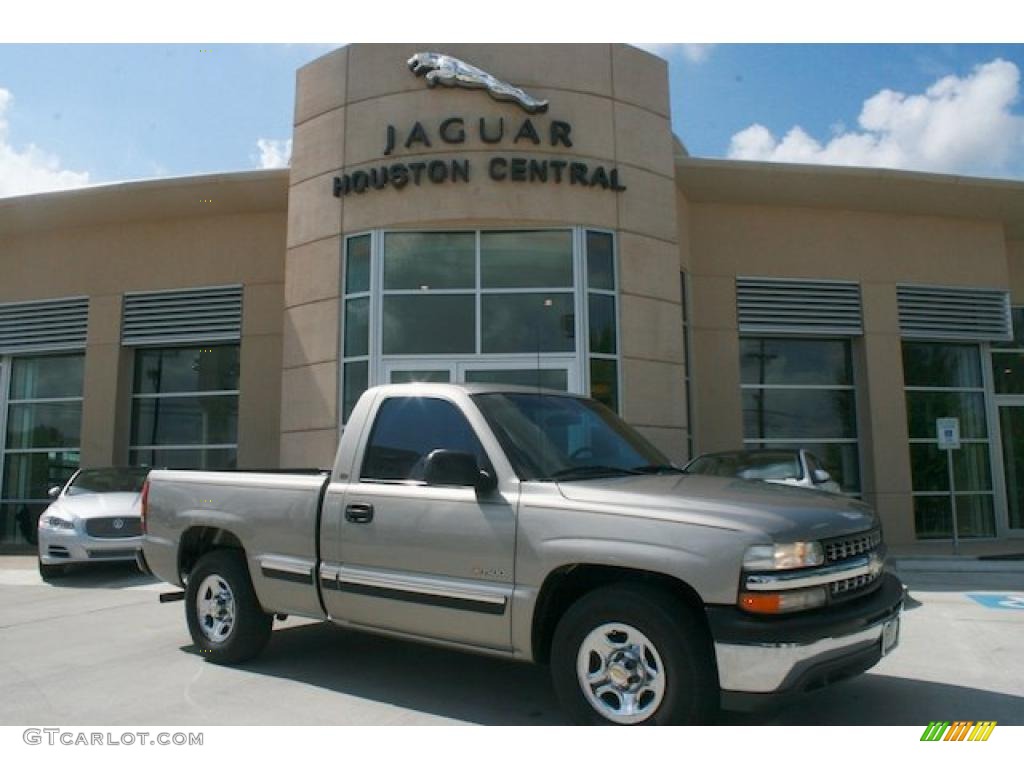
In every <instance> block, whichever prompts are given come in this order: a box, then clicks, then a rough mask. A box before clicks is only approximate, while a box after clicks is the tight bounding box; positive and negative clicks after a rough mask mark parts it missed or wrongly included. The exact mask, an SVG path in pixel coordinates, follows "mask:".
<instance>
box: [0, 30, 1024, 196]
mask: <svg viewBox="0 0 1024 768" xmlns="http://www.w3.org/2000/svg"><path fill="white" fill-rule="evenodd" d="M332 47H333V46H331V45H310V44H302V45H282V44H271V45H215V46H212V47H211V48H209V49H205V48H200V46H198V45H95V44H78V45H67V44H64V45H27V44H25V45H21V44H6V45H0V196H5V195H11V194H20V193H24V192H28V191H36V190H38V189H41V188H53V187H61V186H77V185H80V184H82V183H102V182H110V181H118V180H124V179H135V178H151V177H156V176H169V175H170V176H177V175H186V174H194V173H204V172H213V171H224V170H242V169H249V168H258V167H260V165H261V159H262V160H263V161H264V162H273V161H274V160H275V158H274V157H272V156H270V155H267V154H265V153H261V151H260V148H259V147H258V146H257V142H258V141H259V140H261V139H263V140H269V141H271V142H281V143H280V144H269V145H265V146H266V147H269V148H271V149H277V150H279V152H283V151H284V149H285V148H284V146H283V141H284V140H285V139H287V138H288V137H289V136H290V134H291V115H292V106H293V99H294V77H295V70H296V69H297V68H298V67H299V66H301V65H302V64H304V63H306V62H308V61H310V60H312V59H313V58H316V57H317V56H319V55H321V54H323V53H325V52H326V51H328V50H330V49H331V48H332ZM651 47H653V48H654V49H655V50H657V52H658V53H659V54H660V55H662V56H663V57H665V58H666V59H667V60H668V62H669V73H670V74H669V77H670V83H671V94H672V119H673V126H674V128H675V131H676V133H677V135H678V136H679V137H680V138H681V139H682V140H683V142H684V143H685V144H686V146H687V148H688V149H689V151H690V153H691V154H693V155H697V156H706V157H727V156H733V157H738V158H747V159H777V160H790V161H800V162H838V163H843V164H867V165H888V166H893V167H908V168H917V169H921V170H937V171H944V172H956V173H969V174H980V175H992V176H1002V177H1009V178H1024V104H1022V101H1024V99H1022V98H1021V96H1022V94H1024V90H1022V89H1024V86H1022V85H1021V82H1020V80H1021V73H1022V72H1024V45H924V44H922V45H777V44H761V45H714V46H675V45H663V46H651ZM979 68H980V69H979ZM937 83H938V84H939V85H936V84H937ZM930 88H931V89H932V92H931V93H930V94H929V89H930ZM887 90H888V91H889V92H890V93H884V92H885V91H887ZM880 93H882V96H878V94H880ZM872 97H875V98H874V99H873V100H872V101H871V102H870V103H869V107H870V108H869V109H868V110H866V111H865V102H866V101H867V100H869V99H872ZM862 111H864V112H865V115H866V120H867V122H859V118H860V116H861V113H862ZM797 126H799V130H797V131H793V129H794V128H795V127H797ZM837 139H838V141H837ZM261 154H262V157H261ZM272 154H273V153H271V155H272ZM278 160H279V158H278Z"/></svg>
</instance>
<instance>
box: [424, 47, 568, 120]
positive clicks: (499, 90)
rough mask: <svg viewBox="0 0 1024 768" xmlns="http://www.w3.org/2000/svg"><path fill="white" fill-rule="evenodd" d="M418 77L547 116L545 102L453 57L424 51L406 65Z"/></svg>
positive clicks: (429, 82) (546, 104)
mask: <svg viewBox="0 0 1024 768" xmlns="http://www.w3.org/2000/svg"><path fill="white" fill-rule="evenodd" d="M407 63H408V65H409V69H411V70H412V73H413V74H414V75H416V76H417V77H418V76H420V75H424V76H425V79H426V81H427V85H428V86H430V87H431V88H433V87H434V86H435V85H439V84H440V85H446V86H448V87H449V88H483V89H486V90H487V92H488V93H489V94H490V95H491V97H492V98H494V99H496V100H498V101H514V102H516V103H517V104H519V106H521V107H522V108H523V109H525V110H526V111H527V112H529V113H530V114H531V115H533V114H536V113H538V112H545V111H547V108H548V102H547V100H546V99H543V100H542V99H536V98H534V97H533V96H531V95H530V94H528V93H527V92H526V91H524V90H523V89H522V88H517V87H516V86H514V85H511V84H510V83H506V82H505V81H504V80H499V79H498V78H496V77H495V76H494V75H492V74H489V73H487V72H484V71H483V70H482V69H480V68H478V67H474V66H473V65H472V64H467V63H466V62H464V61H462V60H461V59H456V58H455V57H454V56H447V55H445V54H443V53H431V52H429V51H425V52H423V53H417V54H414V55H413V56H412V58H410V59H409V61H408V62H407Z"/></svg>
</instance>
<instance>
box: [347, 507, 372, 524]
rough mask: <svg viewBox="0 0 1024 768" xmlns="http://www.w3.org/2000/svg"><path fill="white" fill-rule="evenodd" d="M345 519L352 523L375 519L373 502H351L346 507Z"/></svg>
mask: <svg viewBox="0 0 1024 768" xmlns="http://www.w3.org/2000/svg"><path fill="white" fill-rule="evenodd" d="M345 519H346V520H348V521H349V522H350V523H369V522H372V521H373V504H349V505H348V506H347V507H345Z"/></svg>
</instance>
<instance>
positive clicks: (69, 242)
mask: <svg viewBox="0 0 1024 768" xmlns="http://www.w3.org/2000/svg"><path fill="white" fill-rule="evenodd" d="M123 194H124V195H125V198H126V199H127V198H128V197H130V196H131V194H132V193H131V191H130V190H126V191H125V192H124V193H123ZM33 204H34V202H33V201H32V200H31V199H26V200H25V201H24V203H22V205H24V206H26V207H30V206H32V205H33ZM283 205H284V200H283V199H282V200H281V210H280V211H277V212H274V211H265V212H259V213H234V214H230V215H224V216H187V217H182V216H177V217H173V218H152V219H144V220H134V221H128V222H111V223H108V224H104V225H96V226H81V227H74V228H67V229H62V228H60V226H59V223H60V222H59V220H57V221H54V223H53V226H51V227H48V228H47V229H45V230H38V229H32V230H29V231H24V232H18V233H15V234H7V235H0V274H2V275H4V281H3V284H2V285H0V302H5V301H23V300H31V299H46V298H57V297H64V296H88V297H89V327H88V334H87V339H86V357H85V381H84V391H83V398H84V400H83V412H82V464H83V465H85V466H97V465H109V464H123V463H126V462H127V460H128V431H129V428H130V418H131V403H130V396H131V371H132V360H133V356H132V351H131V349H129V348H125V347H122V346H121V343H120V341H121V305H122V297H123V294H124V293H125V292H126V291H153V290H163V289H174V288H190V287H200V286H207V285H224V284H233V283H241V284H242V285H243V286H244V288H243V291H244V292H243V304H242V306H243V317H242V346H241V373H240V384H239V386H240V391H241V394H240V396H239V417H238V442H239V453H238V461H239V466H241V467H270V466H276V465H277V463H278V445H279V431H278V428H277V424H278V421H279V413H280V387H279V384H278V381H277V378H276V376H275V375H274V372H275V371H278V370H279V369H280V365H281V315H282V305H283V291H284V259H283V255H284V244H285V243H284V241H285V213H284V209H283ZM17 213H18V211H17V210H14V211H13V213H8V214H7V215H12V216H13V215H16V214H17Z"/></svg>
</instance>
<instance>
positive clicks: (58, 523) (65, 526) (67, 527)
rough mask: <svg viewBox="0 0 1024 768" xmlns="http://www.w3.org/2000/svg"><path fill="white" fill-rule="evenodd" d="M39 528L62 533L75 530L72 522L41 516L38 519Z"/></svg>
mask: <svg viewBox="0 0 1024 768" xmlns="http://www.w3.org/2000/svg"><path fill="white" fill-rule="evenodd" d="M39 526H40V527H41V528H53V529H56V530H63V531H73V530H74V529H75V523H74V521H73V520H65V519H64V518H63V517H57V516H56V515H43V516H42V517H41V518H39Z"/></svg>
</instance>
